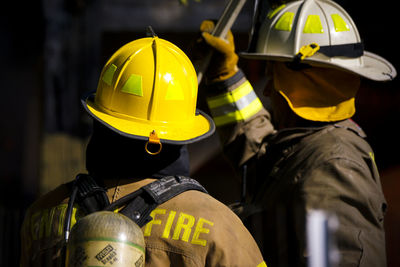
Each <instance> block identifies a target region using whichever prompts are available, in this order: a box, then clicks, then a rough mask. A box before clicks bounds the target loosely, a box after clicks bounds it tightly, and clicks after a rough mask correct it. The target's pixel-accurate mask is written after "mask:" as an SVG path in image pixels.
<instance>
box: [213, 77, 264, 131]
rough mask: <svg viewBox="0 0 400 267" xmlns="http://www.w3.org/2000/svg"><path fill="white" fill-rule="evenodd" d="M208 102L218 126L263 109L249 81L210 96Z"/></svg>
mask: <svg viewBox="0 0 400 267" xmlns="http://www.w3.org/2000/svg"><path fill="white" fill-rule="evenodd" d="M207 103H208V106H209V108H210V111H211V114H212V116H213V119H214V122H215V124H216V125H217V126H221V125H225V124H228V123H234V122H237V121H243V120H246V119H248V118H250V117H251V116H253V115H254V114H256V113H257V112H258V111H260V110H261V109H262V104H261V101H260V99H259V98H258V97H257V95H256V93H255V92H254V90H253V87H252V86H251V85H250V83H249V82H248V81H246V82H245V83H243V84H242V85H240V86H239V87H238V88H236V89H235V90H233V91H230V92H227V93H224V94H221V95H217V96H214V97H210V98H208V99H207Z"/></svg>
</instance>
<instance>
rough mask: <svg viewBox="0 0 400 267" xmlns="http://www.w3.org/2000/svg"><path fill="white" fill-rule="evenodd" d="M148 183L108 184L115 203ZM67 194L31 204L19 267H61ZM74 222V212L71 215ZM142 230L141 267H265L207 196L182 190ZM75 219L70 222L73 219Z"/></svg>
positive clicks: (228, 214)
mask: <svg viewBox="0 0 400 267" xmlns="http://www.w3.org/2000/svg"><path fill="white" fill-rule="evenodd" d="M151 181H153V179H145V180H136V181H135V180H129V181H117V180H110V181H108V183H109V184H108V186H107V188H109V189H108V191H107V194H108V196H109V199H110V201H111V202H112V201H115V200H117V199H119V198H121V197H123V196H125V195H127V194H128V193H130V192H133V191H136V190H137V189H139V188H140V187H142V186H144V185H146V184H148V183H150V182H151ZM69 194H70V192H69V190H68V187H67V186H66V185H61V186H60V187H58V188H57V189H55V190H54V191H52V192H50V193H48V194H47V195H45V196H43V197H42V198H40V199H39V200H38V201H36V202H35V203H34V204H33V205H32V206H31V207H30V209H29V210H28V212H27V214H26V218H25V221H24V223H23V227H22V245H23V246H22V254H21V266H22V267H25V266H46V267H49V266H62V265H61V264H62V262H63V259H62V253H61V249H62V244H63V235H62V229H63V227H62V226H63V222H64V216H65V209H66V206H67V200H68V196H69ZM74 215H75V216H74V218H75V219H76V220H79V218H80V216H82V215H80V212H79V208H78V210H77V211H76V212H75V213H74ZM151 216H152V217H153V220H152V221H150V222H149V223H147V224H146V225H144V226H143V227H142V230H143V233H144V236H145V242H146V266H158V267H163V266H243V267H245V266H260V267H261V266H266V265H265V263H263V259H262V256H261V252H260V250H259V249H258V247H257V244H256V242H255V241H254V239H253V238H252V236H251V235H250V233H249V232H248V231H247V229H246V228H245V227H244V225H243V224H242V222H241V221H240V219H239V218H238V217H237V216H236V215H235V214H234V213H233V212H232V211H231V210H230V209H229V208H228V207H226V206H225V205H223V204H222V203H221V202H219V201H217V200H216V199H214V198H213V197H211V196H210V195H208V194H205V193H202V192H199V191H194V190H192V191H186V192H184V193H182V194H180V195H178V196H176V197H174V198H172V199H170V200H168V201H167V202H165V203H163V204H161V205H160V206H158V207H157V208H156V209H155V210H153V212H152V214H151ZM75 219H74V220H75Z"/></svg>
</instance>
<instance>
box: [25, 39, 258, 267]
mask: <svg viewBox="0 0 400 267" xmlns="http://www.w3.org/2000/svg"><path fill="white" fill-rule="evenodd" d="M196 100H197V78H196V72H195V70H194V68H193V65H192V63H191V62H190V60H189V59H188V57H187V56H186V55H185V54H184V53H183V52H182V50H180V49H179V48H178V47H177V46H175V45H174V44H172V43H170V42H168V41H166V40H164V39H161V38H158V37H157V36H155V35H153V36H151V37H146V38H142V39H138V40H135V41H132V42H130V43H128V44H126V45H124V46H123V47H121V48H120V49H119V50H118V51H116V52H115V53H114V54H113V55H112V57H111V58H110V59H109V60H108V62H107V63H106V64H105V66H104V68H103V70H102V72H101V75H100V79H99V82H98V87H97V90H96V92H95V93H93V94H89V95H88V96H87V97H84V98H83V100H82V104H83V106H84V108H85V109H86V111H87V112H88V113H89V114H90V115H91V116H92V117H93V119H94V127H93V134H92V136H91V139H90V141H89V144H88V147H87V152H86V153H87V155H86V156H87V157H86V160H87V161H86V165H87V169H88V175H87V174H82V175H78V177H77V179H76V180H75V181H74V182H73V183H68V184H65V185H61V186H59V187H58V188H57V189H55V190H53V191H52V192H50V193H48V194H46V195H45V196H43V197H41V198H40V199H39V200H38V201H37V202H35V203H34V204H33V205H32V206H31V207H30V209H29V210H28V212H27V214H26V218H25V221H24V224H23V228H22V254H21V266H62V265H63V261H64V255H63V250H64V247H65V241H68V242H71V243H68V244H69V245H70V246H71V249H70V250H69V251H70V253H69V254H68V264H70V265H74V264H75V263H78V264H81V263H82V262H84V264H83V266H87V265H86V261H88V263H87V264H89V265H91V266H93V265H96V264H97V265H98V266H100V265H101V266H103V264H104V265H105V266H106V265H107V264H108V265H107V266H122V265H120V264H121V261H122V259H123V258H124V255H125V254H126V253H125V252H126V251H129V249H130V248H134V249H136V250H137V249H139V251H140V250H143V251H145V266H157V267H160V266H161V267H162V266H243V267H244V266H246V267H247V266H266V264H265V263H264V261H263V258H262V255H261V252H260V250H259V248H258V247H257V244H256V242H255V240H254V239H253V237H252V236H251V234H250V233H249V231H248V230H247V229H246V228H245V226H244V225H243V223H242V222H241V220H240V219H239V218H238V217H237V216H236V215H235V214H234V213H233V212H232V211H231V210H230V209H229V208H228V207H227V206H225V205H223V204H222V203H221V202H219V201H217V200H216V199H214V198H213V197H212V196H210V195H209V194H207V192H206V190H205V189H204V188H203V187H202V186H201V185H200V184H199V183H197V182H196V181H195V180H193V179H191V178H189V177H187V176H188V175H189V167H188V158H187V157H188V153H187V149H186V146H185V145H186V144H189V143H192V142H196V141H198V140H201V139H203V138H206V137H208V136H210V135H211V134H212V133H213V131H214V123H213V121H212V120H211V119H210V117H208V116H207V115H206V114H204V113H203V112H201V111H199V110H196ZM71 192H72V193H71ZM72 199H76V202H75V205H73V203H74V202H73V201H72ZM96 210H97V212H100V213H92V214H94V216H92V214H90V215H87V214H88V213H91V211H96ZM110 211H113V212H118V213H121V214H123V215H125V216H126V217H128V218H130V219H132V220H133V221H134V222H136V223H137V224H138V225H139V226H141V230H142V231H143V236H144V240H145V248H141V247H140V243H136V244H135V243H133V242H131V241H130V239H129V238H128V235H127V234H124V233H123V232H121V231H122V230H123V228H124V229H126V228H127V227H128V228H129V226H127V225H129V224H127V222H126V220H125V219H124V218H125V217H121V218H117V223H116V224H113V223H109V224H108V225H109V227H112V228H113V229H107V231H106V233H101V232H102V230H97V229H102V228H101V226H102V224H101V223H99V220H100V219H102V220H104V218H107V217H104V216H101V215H102V214H101V213H102V212H105V213H106V215H107V216H111V215H112V213H111V214H110ZM86 215H87V216H86ZM89 216H90V217H89ZM86 218H87V219H86ZM110 218H111V217H110ZM92 222H97V223H96V226H93V227H90V225H91V223H92ZM75 223H76V224H75ZM116 225H121V229H120V227H117V226H116ZM71 226H72V229H71ZM74 226H77V228H74ZM69 230H71V234H70V237H69V235H68V233H69ZM97 233H100V234H101V236H100V237H99V236H96V235H95V234H97ZM113 235H117V236H115V237H113ZM129 236H134V235H133V234H130V235H129ZM90 242H93V246H92V247H91V246H90V244H91V243H90ZM121 243H123V244H122V245H128V246H125V248H126V250H125V252H124V253H125V254H124V253H122V252H120V250H118V248H119V246H120V245H121ZM80 244H83V245H82V247H80V246H81V245H80ZM88 244H89V245H88ZM99 244H100V245H99ZM122 245H121V246H122ZM94 246H96V247H94ZM95 249H97V251H95V252H93V253H92V251H94V250H95ZM89 250H90V251H89ZM89 252H90V253H92V254H90V255H94V256H93V257H90V256H88V255H89ZM140 259H142V260H143V258H139V259H137V260H135V261H130V264H132V265H129V266H133V264H136V265H135V266H141V265H140V264H142V263H143V261H140ZM79 266H81V265H79ZM124 266H125V265H124Z"/></svg>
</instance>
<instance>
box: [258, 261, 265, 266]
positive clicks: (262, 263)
mask: <svg viewBox="0 0 400 267" xmlns="http://www.w3.org/2000/svg"><path fill="white" fill-rule="evenodd" d="M257 267H267V264H266V263H265V261H263V262H261V263H260V264H259V265H257Z"/></svg>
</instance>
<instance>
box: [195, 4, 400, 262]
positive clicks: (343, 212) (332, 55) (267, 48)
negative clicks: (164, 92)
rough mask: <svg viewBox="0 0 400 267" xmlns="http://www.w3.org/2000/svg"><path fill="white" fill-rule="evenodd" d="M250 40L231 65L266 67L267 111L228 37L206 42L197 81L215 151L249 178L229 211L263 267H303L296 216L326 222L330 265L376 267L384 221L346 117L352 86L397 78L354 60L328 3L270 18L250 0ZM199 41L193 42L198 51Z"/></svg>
mask: <svg viewBox="0 0 400 267" xmlns="http://www.w3.org/2000/svg"><path fill="white" fill-rule="evenodd" d="M257 2H258V3H259V5H258V6H257V10H256V11H257V13H256V16H255V18H254V25H253V32H252V40H251V42H250V45H249V48H248V51H246V52H243V53H240V54H239V56H243V57H245V58H251V59H256V60H266V64H267V72H266V75H267V80H268V82H267V86H266V88H265V90H264V93H265V94H266V95H268V96H269V98H270V100H271V101H270V105H271V106H270V107H268V111H267V109H266V108H264V107H263V105H262V103H261V101H260V99H259V98H258V96H257V95H256V93H255V92H254V91H253V88H252V86H251V84H250V83H249V81H248V80H247V79H246V76H245V75H244V73H243V72H242V71H241V70H240V69H239V68H238V67H237V62H238V59H239V57H238V55H237V54H236V53H235V47H234V43H233V38H232V36H230V35H229V34H228V36H227V38H226V39H222V38H217V37H214V36H212V35H210V34H209V32H211V31H210V30H211V29H213V27H214V24H213V22H211V21H204V22H203V23H202V25H201V27H200V30H201V32H202V38H201V39H199V40H198V41H197V43H198V45H197V46H194V48H193V50H194V51H193V52H192V55H191V59H192V61H193V62H195V61H197V60H201V57H199V55H201V54H202V52H201V51H203V46H204V45H205V44H207V45H208V46H209V47H211V48H213V51H214V53H213V55H214V57H213V59H212V60H211V63H210V68H209V69H208V71H206V72H205V89H206V90H207V94H208V98H207V101H208V106H209V109H210V112H211V114H212V117H213V119H214V121H215V124H216V126H217V131H218V132H219V135H220V137H221V139H222V143H223V144H224V151H225V153H226V155H227V156H228V157H229V158H230V159H231V161H232V162H233V163H234V165H235V166H236V167H237V168H238V171H241V168H243V169H244V168H246V170H247V176H246V177H247V182H248V183H247V192H248V195H247V199H246V203H243V204H242V205H240V206H235V207H234V208H235V210H236V212H237V213H238V214H239V215H240V217H241V218H242V220H243V221H244V222H245V225H246V226H247V227H248V229H249V230H250V232H251V233H252V234H253V236H254V237H255V239H256V241H257V243H258V245H259V247H260V248H261V250H262V252H263V256H264V259H265V260H266V262H267V263H268V266H273V267H274V266H306V265H307V261H308V259H309V258H310V257H311V256H314V255H312V253H313V251H309V250H308V249H307V242H306V240H307V238H306V223H307V220H306V217H307V214H308V212H310V211H312V210H324V211H326V212H328V213H331V214H334V215H335V216H336V217H337V219H338V222H339V226H338V229H337V230H336V232H335V238H336V240H337V247H338V252H339V253H338V255H339V259H340V260H339V262H338V265H339V266H371V267H372V266H386V254H385V234H384V224H383V219H384V214H385V210H386V201H385V198H384V195H383V193H382V189H381V183H380V178H379V173H378V169H377V166H376V165H375V158H374V152H373V150H372V148H371V147H370V146H369V144H368V143H367V141H366V135H365V133H364V132H363V130H362V129H361V128H360V127H359V126H358V125H357V124H356V123H355V122H354V121H353V120H351V117H352V116H353V115H354V113H355V104H354V101H355V96H356V92H357V90H358V89H359V86H360V77H364V78H367V79H371V80H374V81H390V80H392V79H393V78H394V77H395V76H396V70H395V69H394V68H393V66H392V65H391V64H390V63H389V62H388V61H387V60H385V59H383V58H382V57H380V56H378V55H375V54H373V53H371V52H367V51H365V50H364V48H363V45H362V43H361V40H360V36H359V34H358V31H357V28H356V26H355V24H354V22H353V21H352V19H351V18H350V16H349V15H348V14H347V13H346V11H345V10H343V8H341V7H340V6H339V5H337V4H336V3H335V2H333V1H330V0H299V1H286V2H288V3H286V4H283V5H281V6H276V7H273V8H271V6H270V5H268V1H257ZM201 40H203V41H201Z"/></svg>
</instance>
